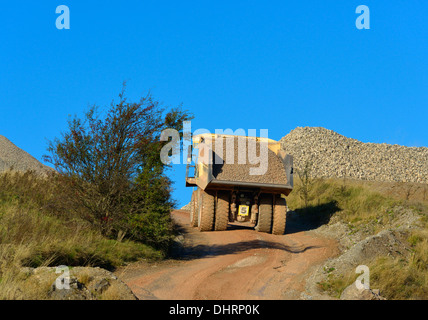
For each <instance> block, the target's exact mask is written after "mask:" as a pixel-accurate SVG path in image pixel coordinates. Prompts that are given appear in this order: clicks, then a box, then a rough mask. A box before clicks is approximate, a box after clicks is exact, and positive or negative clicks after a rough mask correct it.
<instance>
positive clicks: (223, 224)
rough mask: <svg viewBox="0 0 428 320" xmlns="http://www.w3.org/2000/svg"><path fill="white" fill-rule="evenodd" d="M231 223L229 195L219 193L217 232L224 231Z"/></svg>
mask: <svg viewBox="0 0 428 320" xmlns="http://www.w3.org/2000/svg"><path fill="white" fill-rule="evenodd" d="M228 222H229V194H228V193H226V192H220V191H219V192H218V193H217V205H216V208H215V222H214V230H215V231H224V230H226V229H227V224H228Z"/></svg>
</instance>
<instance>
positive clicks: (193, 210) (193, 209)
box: [190, 190, 198, 227]
mask: <svg viewBox="0 0 428 320" xmlns="http://www.w3.org/2000/svg"><path fill="white" fill-rule="evenodd" d="M190 225H191V226H192V227H197V226H198V191H196V190H195V191H193V193H192V200H191V201H190Z"/></svg>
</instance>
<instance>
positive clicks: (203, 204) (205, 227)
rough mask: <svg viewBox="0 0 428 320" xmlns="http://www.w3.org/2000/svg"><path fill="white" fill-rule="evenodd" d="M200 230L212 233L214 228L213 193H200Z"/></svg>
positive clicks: (201, 191)
mask: <svg viewBox="0 0 428 320" xmlns="http://www.w3.org/2000/svg"><path fill="white" fill-rule="evenodd" d="M198 198H199V201H198V204H199V205H198V228H199V231H212V230H213V226H214V200H215V197H214V195H213V194H212V192H206V191H203V190H200V191H199V197H198Z"/></svg>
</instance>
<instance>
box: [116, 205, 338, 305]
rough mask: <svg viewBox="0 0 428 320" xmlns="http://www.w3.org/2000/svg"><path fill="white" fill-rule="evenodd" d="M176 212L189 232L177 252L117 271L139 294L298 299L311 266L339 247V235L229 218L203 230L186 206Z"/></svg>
mask: <svg viewBox="0 0 428 320" xmlns="http://www.w3.org/2000/svg"><path fill="white" fill-rule="evenodd" d="M172 217H173V219H174V221H175V222H176V223H177V224H178V225H179V226H180V228H181V230H182V232H183V235H184V245H183V248H182V250H180V251H179V252H178V253H177V257H175V258H174V259H170V260H166V261H162V262H160V263H151V264H150V263H136V264H133V265H130V266H128V267H126V268H123V269H120V270H118V271H117V272H116V275H117V276H118V277H119V278H121V279H122V280H123V281H124V282H125V283H126V284H127V285H128V286H129V287H130V288H131V290H132V291H133V292H134V294H135V295H136V296H137V297H139V298H140V299H167V300H177V299H180V300H202V299H210V300H222V299H230V300H247V299H252V300H257V299H269V300H277V299H298V298H299V297H300V295H301V293H302V292H304V288H305V283H306V275H307V274H308V272H309V271H310V270H311V268H312V267H314V266H317V265H319V264H320V263H322V262H323V261H325V260H326V259H328V258H330V257H333V256H335V255H337V254H338V253H339V251H338V247H337V243H336V241H335V240H332V239H327V238H322V237H319V236H315V235H313V234H310V233H308V232H304V231H297V232H293V231H291V230H289V229H287V231H286V234H285V235H283V236H276V235H272V234H266V233H259V232H256V231H254V230H253V229H251V228H244V227H242V226H239V225H238V224H229V227H228V230H226V231H218V232H202V233H201V232H199V231H198V230H197V229H195V228H191V227H190V224H189V213H188V212H187V211H183V210H177V211H174V212H173V213H172Z"/></svg>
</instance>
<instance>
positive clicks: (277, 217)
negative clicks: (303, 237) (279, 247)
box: [272, 196, 287, 235]
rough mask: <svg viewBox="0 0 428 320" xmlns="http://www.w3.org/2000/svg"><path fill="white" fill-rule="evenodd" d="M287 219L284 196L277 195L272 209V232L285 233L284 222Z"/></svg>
mask: <svg viewBox="0 0 428 320" xmlns="http://www.w3.org/2000/svg"><path fill="white" fill-rule="evenodd" d="M286 219H287V204H286V201H285V199H284V198H281V197H280V196H277V197H276V198H275V206H274V209H273V224H272V233H273V234H277V235H283V234H284V233H285V224H286Z"/></svg>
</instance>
